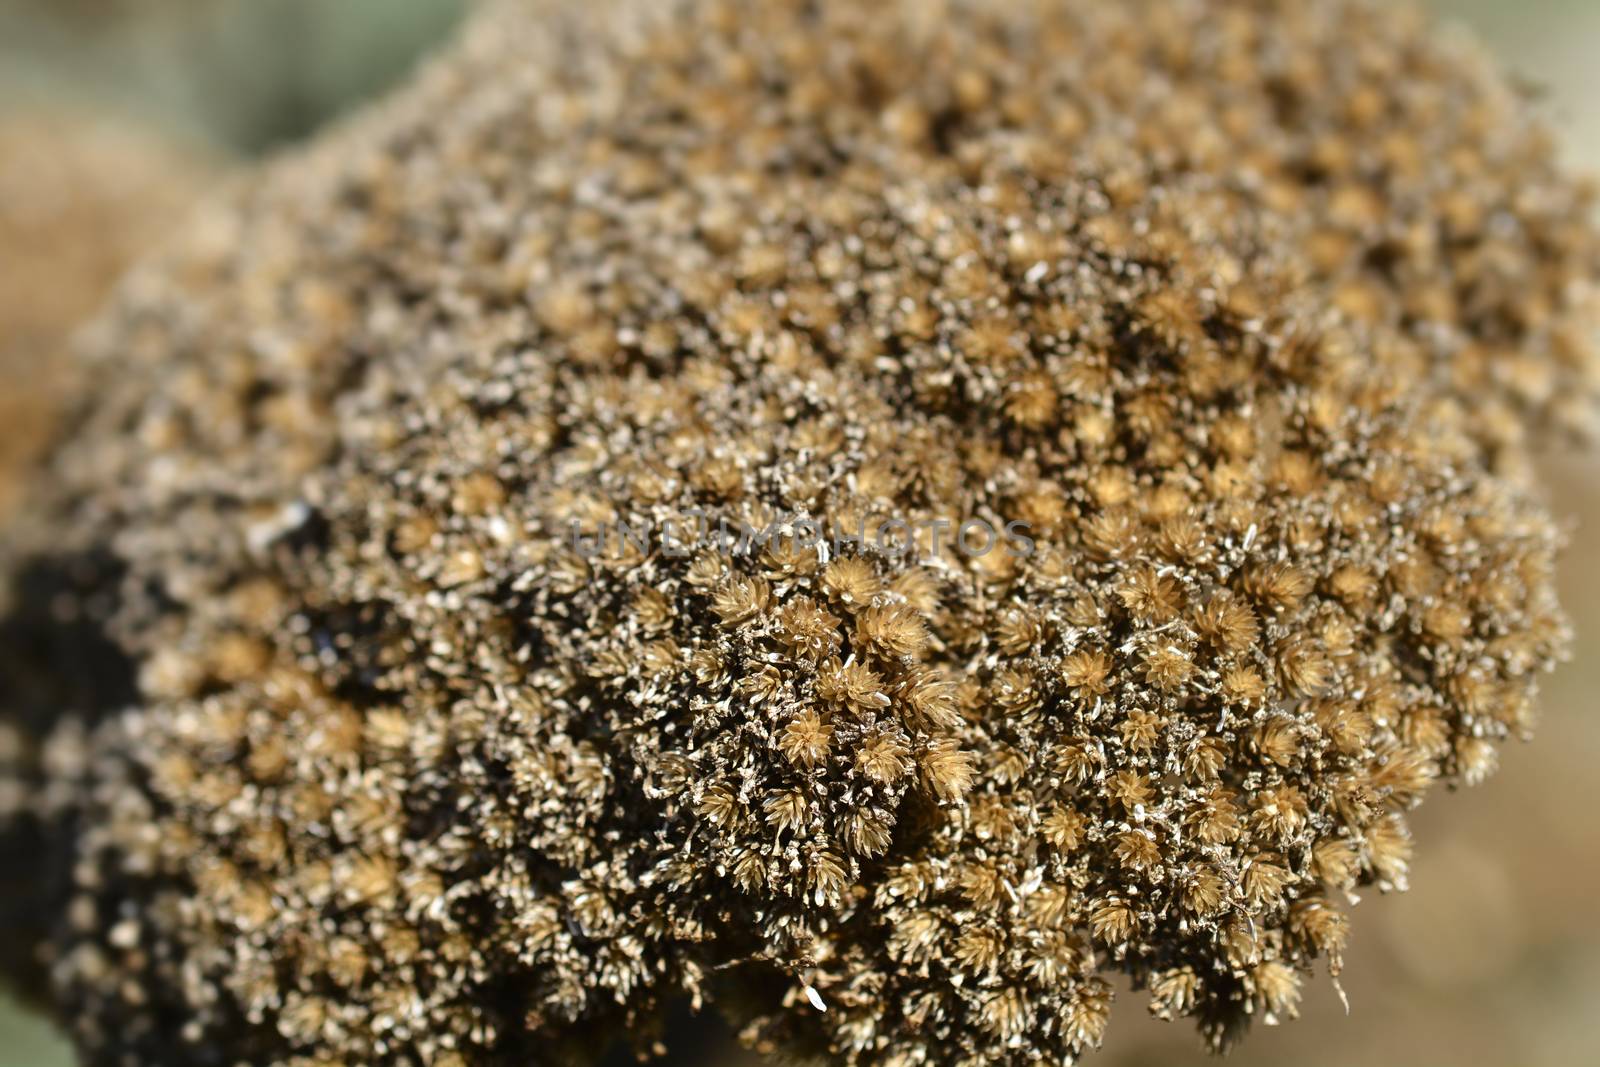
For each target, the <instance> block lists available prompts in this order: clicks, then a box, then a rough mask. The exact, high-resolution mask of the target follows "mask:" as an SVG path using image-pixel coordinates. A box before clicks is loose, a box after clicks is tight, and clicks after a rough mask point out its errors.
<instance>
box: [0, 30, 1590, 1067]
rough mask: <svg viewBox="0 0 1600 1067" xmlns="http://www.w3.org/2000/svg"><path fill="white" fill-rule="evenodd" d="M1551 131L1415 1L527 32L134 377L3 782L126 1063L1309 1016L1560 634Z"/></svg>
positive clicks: (57, 926) (488, 1057)
mask: <svg viewBox="0 0 1600 1067" xmlns="http://www.w3.org/2000/svg"><path fill="white" fill-rule="evenodd" d="M1374 84H1383V85H1385V86H1386V87H1387V88H1386V91H1385V92H1383V93H1382V94H1379V95H1374V94H1373V93H1372V91H1371V86H1372V85H1374ZM1530 129H1532V127H1529V126H1528V125H1527V124H1526V123H1525V122H1524V121H1523V113H1522V111H1521V110H1520V108H1519V106H1518V105H1517V103H1516V101H1515V99H1514V98H1513V97H1512V95H1511V94H1510V93H1509V92H1508V91H1507V90H1506V89H1504V88H1503V87H1502V86H1501V84H1500V82H1499V81H1498V80H1497V79H1496V77H1495V76H1494V75H1493V74H1492V73H1491V72H1489V71H1488V70H1487V69H1486V68H1485V66H1484V64H1483V62H1482V61H1481V59H1480V58H1479V57H1478V56H1477V55H1476V54H1475V53H1473V52H1471V51H1469V50H1466V49H1465V48H1464V47H1462V46H1458V45H1456V44H1454V43H1447V44H1442V43H1438V42H1436V41H1435V40H1434V39H1433V37H1432V35H1431V33H1430V28H1429V26H1428V24H1427V23H1426V22H1423V21H1420V20H1418V19H1417V18H1416V17H1415V16H1414V15H1413V14H1412V13H1409V12H1406V11H1403V10H1396V9H1395V8H1394V7H1393V6H1392V5H1379V4H1376V3H1372V4H1368V3H1364V2H1359V0H1320V2H1313V3H1305V4H1284V3H1267V2H1259V3H1257V2H1238V3H1227V2H1222V0H1216V2H1209V3H1196V2H1190V0H1185V2H1177V0H1141V2H1139V3H1134V4H1115V5H1113V4H1104V3H1090V2H1087V0H1040V2H1038V3H1032V4H1015V5H1002V4H993V5H990V4H979V3H965V2H949V3H927V2H924V0H900V2H891V3H886V4H876V5H869V6H863V5H860V4H856V3H846V2H844V0H837V2H836V0H809V2H800V0H779V2H775V3H769V4H762V5H749V6H747V5H741V4H735V3H731V2H730V3H717V2H713V0H673V2H668V3H653V2H652V3H646V2H643V0H614V2H610V3H598V4H581V3H573V2H570V0H551V2H535V0H508V2H505V3H502V4H498V5H494V6H492V7H490V8H489V9H488V10H486V11H485V12H484V13H482V14H480V15H479V16H478V19H477V21H476V23H475V24H474V25H473V26H472V27H471V28H470V29H469V30H468V31H467V33H466V36H465V39H464V40H463V42H462V43H461V44H460V45H459V46H458V47H457V48H456V49H455V50H454V51H453V52H452V53H451V54H449V55H448V56H446V57H445V58H444V59H442V60H441V61H440V62H439V63H437V64H436V65H435V66H433V67H432V68H430V69H429V70H428V71H426V72H425V73H424V74H423V75H422V76H421V77H420V78H419V80H418V82H417V84H416V85H415V86H414V87H413V88H411V89H410V90H409V91H407V92H405V93H403V94H401V95H400V96H399V97H397V98H396V99H395V100H393V101H392V102H391V103H390V104H389V105H387V106H386V107H384V108H383V109H381V110H379V111H378V112H376V113H373V114H370V115H368V116H367V117H366V118H364V119H363V120H361V121H360V122H357V123H355V124H354V125H352V126H350V127H348V128H347V129H345V130H343V131H341V132H339V133H336V134H334V135H331V136H330V137H329V138H328V139H327V140H325V141H323V142H322V143H320V144H318V145H314V146H312V147H311V148H310V149H308V150H306V151H305V152H303V153H302V154H300V155H299V156H298V157H294V158H290V159H287V160H285V161H283V162H282V163H279V164H277V165H275V166H273V167H271V168H269V169H268V170H267V171H266V172H265V173H264V174H263V175H262V176H261V177H260V178H258V179H257V180H256V182H255V183H254V184H253V185H252V186H251V187H250V188H248V189H246V190H244V191H242V192H240V193H239V194H238V195H237V196H236V197H235V198H234V199H233V201H232V202H231V203H229V204H227V205H224V206H222V207H221V208H220V209H219V210H218V211H216V212H215V213H214V214H213V215H212V216H211V217H210V219H209V220H208V221H206V222H204V223H202V224H200V225H198V227H197V229H196V231H195V232H194V234H193V235H192V237H191V239H190V240H189V242H188V243H187V244H186V245H185V246H183V247H180V248H178V249H176V250H174V251H173V252H172V253H171V254H170V255H169V256H168V257H167V259H166V260H165V261H164V262H161V263H157V264H153V265H152V266H151V268H150V269H149V270H147V271H146V272H145V273H144V274H143V275H142V276H141V280H140V283H139V284H138V285H135V286H132V287H130V288H129V289H128V290H127V291H126V292H125V293H124V294H123V295H122V297H121V299H120V300H119V302H118V304H117V306H116V307H114V308H113V309H112V310H111V311H110V312H109V313H108V315H107V316H106V317H105V318H104V319H103V320H102V321H101V322H100V323H99V325H98V326H97V330H96V333H95V336H94V352H93V353H92V358H94V359H96V360H97V364H96V365H97V366H99V367H102V368H104V373H102V374H101V375H100V376H99V380H100V381H101V383H102V384H101V388H100V389H99V390H98V391H97V394H96V395H95V397H94V398H93V400H92V402H91V403H88V404H86V405H85V406H84V407H83V409H82V410H81V411H80V412H78V414H77V416H76V418H75V420H74V422H73V433H72V434H71V435H70V437H69V438H68V439H66V440H64V441H63V442H62V445H61V448H60V450H59V453H58V456H57V459H56V461H55V466H54V469H53V475H54V477H53V480H52V482H51V483H50V485H49V486H48V487H46V488H45V489H44V490H43V491H42V492H43V493H44V494H45V495H44V496H43V497H42V500H41V505H40V507H39V508H38V509H37V511H36V512H35V514H36V515H37V516H38V518H37V520H36V523H35V525H34V528H32V529H30V530H25V531H22V532H21V533H20V534H19V536H18V538H17V544H16V547H15V548H14V549H13V550H12V559H13V564H12V565H13V567H14V573H15V574H17V575H18V579H17V581H16V582H15V583H14V584H15V587H16V590H17V593H16V594H15V595H14V602H15V605H16V606H15V607H14V608H13V611H14V612H15V613H16V616H15V617H16V618H17V619H18V620H23V621H26V620H28V619H30V618H31V619H35V620H42V619H44V618H49V619H52V620H54V622H53V626H54V629H49V628H45V629H41V630H39V631H38V632H39V633H41V634H46V635H53V636H52V638H51V640H52V641H53V642H54V646H55V647H53V648H52V647H49V646H48V643H47V646H46V647H44V648H42V649H40V650H39V652H38V653H37V654H31V655H30V656H29V657H28V659H27V660H26V661H25V662H23V663H19V664H17V665H14V666H10V667H8V668H7V669H8V684H9V688H8V689H7V692H6V698H7V700H8V701H10V702H11V705H12V706H11V708H10V710H11V711H12V713H13V714H14V716H15V718H16V720H17V722H18V723H20V724H21V729H18V730H15V731H14V732H13V736H8V738H7V740H6V747H5V748H3V749H0V754H3V755H4V756H5V758H6V760H7V762H6V764H5V766H6V768H7V770H6V774H7V776H8V777H7V783H8V789H9V793H0V795H13V796H28V795H31V796H37V797H38V798H39V799H38V800H37V801H36V802H32V803H18V804H14V805H13V806H12V807H13V809H14V810H12V811H10V812H8V814H7V816H6V817H7V819H8V820H9V821H8V822H7V823H6V824H5V825H6V827H7V830H6V836H5V837H4V838H3V841H4V843H5V845H6V847H7V848H19V847H21V846H20V845H19V844H18V842H23V841H26V842H34V843H37V842H39V841H52V842H57V843H59V844H60V846H61V847H59V848H57V849H56V850H54V851H53V852H50V853H47V855H48V856H50V857H52V862H53V863H54V864H55V866H53V867H51V870H52V871H53V872H54V873H53V877H56V878H59V879H60V882H59V884H60V885H61V886H62V887H63V888H62V889H61V890H60V891H59V892H57V893H56V894H55V895H54V899H56V900H57V901H58V904H59V908H58V909H57V910H58V911H59V912H61V914H53V913H52V911H51V909H50V908H48V907H42V906H39V905H40V901H39V900H38V899H37V898H35V899H34V901H33V902H34V904H35V905H36V906H37V907H36V909H35V912H34V913H30V915H29V916H28V918H30V919H31V920H36V921H35V922H34V925H32V926H29V927H26V928H21V929H19V934H20V935H21V936H22V937H24V938H31V939H33V940H32V941H30V942H29V943H30V944H35V945H36V946H37V951H38V953H39V954H40V956H39V959H40V961H41V962H43V963H45V964H47V965H48V969H49V975H50V979H51V985H50V989H51V994H52V996H53V998H54V1000H55V1002H56V1004H57V1006H58V1007H59V1009H60V1010H61V1012H62V1014H63V1016H64V1017H65V1018H66V1019H68V1020H70V1021H71V1024H72V1026H73V1029H74V1033H75V1035H76V1037H77V1040H78V1041H79V1043H80V1044H81V1045H82V1047H83V1048H84V1049H85V1051H86V1053H87V1054H88V1055H89V1056H90V1057H91V1058H94V1057H101V1058H103V1057H106V1056H110V1055H113V1051H112V1050H113V1049H114V1050H115V1052H116V1054H118V1055H120V1057H121V1059H122V1060H123V1061H126V1062H140V1063H163V1064H168V1063H190V1062H213V1061H216V1060H225V1061H228V1062H236V1061H241V1060H242V1061H248V1062H260V1063H267V1062H272V1063H296V1064H310V1063H329V1062H352V1061H359V1062H382V1063H393V1064H416V1063H467V1064H498V1063H517V1062H525V1061H527V1060H529V1059H537V1060H539V1061H540V1062H544V1061H546V1060H549V1059H551V1058H556V1059H560V1058H562V1057H570V1058H573V1059H582V1058H584V1057H585V1056H586V1055H589V1056H592V1055H593V1054H594V1053H595V1051H596V1050H598V1049H600V1048H601V1047H603V1041H604V1039H605V1038H606V1037H607V1036H608V1035H613V1034H615V1033H618V1032H620V1031H623V1030H625V1031H626V1032H628V1033H629V1034H630V1035H631V1037H632V1038H633V1040H634V1041H635V1042H636V1043H637V1044H638V1045H639V1047H640V1048H642V1049H648V1048H650V1047H652V1045H653V1043H654V1042H655V1041H656V1040H657V1038H658V1035H659V1030H660V1016H661V1010H662V1008H663V1006H664V1005H665V1004H667V1003H669V1002H670V1001H672V1000H675V999H677V998H681V997H688V998H690V999H691V1001H692V1002H693V1003H694V1004H696V1005H697V1006H698V1005H706V1004H710V1005H713V1006H715V1007H716V1008H718V1009H720V1010H722V1011H723V1012H725V1013H726V1014H727V1015H728V1016H729V1017H731V1018H732V1019H733V1020H734V1021H735V1022H737V1023H738V1024H739V1025H740V1026H741V1027H742V1028H743V1031H744V1033H745V1035H746V1037H747V1039H748V1040H749V1041H750V1042H751V1043H752V1044H753V1045H755V1046H757V1047H760V1048H771V1049H775V1050H781V1051H787V1052H789V1053H794V1054H802V1055H803V1054H820V1055H822V1056H824V1057H828V1058H831V1059H832V1060H833V1061H835V1062H842V1063H848V1064H866V1063H874V1064H877V1063H888V1064H896V1065H911V1064H927V1063H959V1064H971V1065H980V1064H1011V1063H1028V1062H1038V1061H1041V1060H1042V1061H1052V1062H1069V1061H1071V1060H1073V1059H1074V1058H1075V1057H1077V1056H1078V1055H1079V1054H1080V1053H1081V1052H1083V1051H1084V1050H1085V1049H1088V1048H1091V1047H1093V1046H1094V1045H1096V1044H1097V1043H1098V1042H1099V1040H1100V1038H1101V1035H1102V1034H1103V1033H1104V1031H1105V1028H1106V1025H1107V1023H1108V1019H1109V1009H1110V1005H1111V985H1110V982H1109V979H1110V978H1111V977H1112V976H1114V975H1117V974H1119V973H1120V974H1124V975H1128V976H1131V978H1132V979H1133V981H1134V982H1135V984H1136V985H1138V986H1139V987H1141V988H1143V989H1146V990H1148V991H1149V993H1150V995H1151V1006H1152V1008H1153V1010H1154V1011H1155V1012H1156V1013H1157V1014H1158V1015H1161V1016H1164V1017H1177V1016H1186V1017H1191V1018H1194V1019H1196V1020H1197V1021H1198V1022H1199V1024H1200V1025H1201V1026H1202V1028H1203V1030H1204V1032H1205V1033H1206V1035H1207V1036H1208V1038H1209V1039H1210V1040H1211V1041H1212V1042H1213V1043H1214V1044H1215V1045H1217V1046H1219V1047H1221V1046H1224V1045H1226V1044H1227V1042H1228V1041H1229V1040H1230V1039H1231V1038H1232V1037H1233V1036H1234V1035H1235V1034H1237V1033H1238V1032H1239V1031H1240V1030H1241V1029H1242V1028H1243V1027H1244V1026H1245V1025H1246V1024H1247V1023H1248V1022H1249V1021H1250V1020H1252V1019H1254V1018H1278V1017H1284V1016H1288V1015H1292V1014H1293V1012H1294V1009H1295V1004H1296V1000H1297V997H1298V990H1299V986H1300V983H1301V981H1302V980H1303V978H1304V977H1305V976H1306V975H1307V974H1309V973H1310V972H1311V971H1312V969H1313V967H1314V966H1315V965H1316V964H1317V963H1318V962H1319V961H1320V962H1321V963H1322V964H1323V965H1325V966H1326V967H1327V969H1329V970H1330V971H1333V972H1334V973H1337V971H1338V969H1339V964H1340V955H1341V951H1342V948H1343V945H1344V943H1345V939H1346V933H1347V923H1348V920H1347V918H1346V916H1345V914H1344V912H1343V910H1342V909H1343V907H1344V906H1345V904H1346V903H1347V900H1348V898H1347V897H1346V895H1345V891H1346V890H1349V889H1352V888H1354V887H1356V886H1358V885H1364V884H1371V885H1376V886H1378V887H1380V888H1385V889H1387V888H1396V889H1398V888H1403V887H1404V885H1405V881H1406V877H1407V862H1408V858H1409V854H1410V848H1411V837H1410V833H1409V830H1408V827H1407V824H1406V815H1407V813H1408V811H1409V810H1410V809H1411V808H1412V807H1413V806H1414V805H1415V804H1416V803H1417V802H1418V801H1419V800H1420V799H1421V798H1422V797H1423V795H1424V794H1425V793H1426V792H1427V790H1428V789H1429V788H1430V787H1431V786H1432V785H1434V784H1436V783H1437V782H1439V781H1440V780H1445V781H1457V780H1460V781H1476V780H1477V779H1479V778H1481V777H1483V776H1484V775H1485V774H1486V773H1487V771H1488V770H1489V768H1490V767H1491V766H1492V762H1493V755H1492V754H1493V751H1494V745H1495V744H1496V743H1497V742H1499V741H1501V740H1503V739H1505V738H1508V737H1512V736H1522V735H1524V734H1526V733H1527V731H1528V726H1529V714H1530V712H1529V709H1530V708H1531V707H1532V704H1533V698H1534V685H1535V677H1536V676H1537V675H1538V673H1539V672H1540V671H1542V670H1543V669H1544V668H1546V667H1547V666H1548V665H1550V664H1551V663H1552V662H1553V661H1554V660H1555V659H1556V658H1558V656H1559V655H1560V654H1561V652H1562V650H1563V649H1564V647H1565V643H1566V637H1567V635H1566V629H1565V624H1564V622H1563V619H1562V616H1561V614H1560V612H1559V609H1558V607H1557V605H1556V603H1555V598H1554V590H1553V587H1552V578H1551V561H1552V557H1553V554H1554V551H1555V549H1556V540H1557V539H1556V536H1555V534H1554V532H1553V529H1552V526H1551V524H1550V523H1549V521H1548V520H1547V518H1546V517H1545V515H1544V513H1543V512H1542V511H1541V510H1540V508H1539V507H1538V506H1537V504H1536V502H1534V501H1533V500H1531V499H1530V497H1529V492H1530V486H1529V484H1528V483H1527V482H1526V481H1525V479H1524V478H1523V476H1522V471H1521V468H1522V466H1523V464H1522V463H1521V462H1520V459H1521V457H1522V456H1523V455H1524V453H1523V444H1522V443H1523V442H1524V441H1525V440H1527V439H1528V438H1529V435H1530V434H1532V433H1534V432H1538V431H1541V430H1542V428H1543V427H1545V426H1547V425H1549V424H1552V423H1554V422H1558V421H1562V420H1563V419H1566V418H1568V417H1569V416H1570V417H1571V418H1572V420H1573V421H1578V415H1579V414H1580V413H1581V412H1583V411H1587V409H1588V407H1589V406H1590V405H1591V404H1592V402H1593V394H1592V390H1591V388H1590V379H1591V377H1592V374H1593V366H1592V360H1591V359H1590V358H1589V354H1588V352H1587V350H1586V349H1585V348H1584V347H1583V346H1582V345H1581V344H1578V343H1576V342H1577V341H1578V340H1579V339H1581V338H1582V337H1584V334H1583V330H1584V329H1586V328H1587V327H1586V322H1585V320H1584V318H1583V315H1584V314H1585V313H1586V308H1585V305H1584V300H1585V299H1586V294H1587V290H1588V288H1589V287H1590V286H1591V285H1592V283H1593V281H1594V278H1595V276H1596V267H1597V255H1596V247H1597V246H1596V242H1595V237H1594V234H1593V232H1592V230H1591V229H1590V228H1589V226H1588V225H1587V223H1586V222H1584V221H1583V220H1584V212H1585V210H1586V205H1587V200H1586V198H1585V197H1586V194H1584V193H1583V192H1582V191H1581V190H1580V189H1578V188H1577V187H1575V186H1573V185H1571V184H1570V183H1568V182H1567V181H1565V180H1564V179H1563V178H1562V177H1561V176H1560V175H1559V174H1558V173H1557V172H1556V170H1555V168H1554V166H1553V164H1552V163H1551V162H1550V153H1549V150H1548V148H1547V147H1546V146H1544V145H1543V143H1542V141H1540V139H1539V138H1538V136H1537V135H1536V134H1534V133H1531V132H1529V131H1530ZM1534 382H1543V383H1545V385H1546V386H1548V389H1544V388H1537V389H1535V388H1529V385H1530V383H1534ZM1508 472H1509V473H1508ZM884 530H887V531H890V532H891V533H892V536H875V535H871V534H868V535H864V531H874V532H878V531H884ZM30 613H32V614H30ZM13 625H20V623H18V624H13ZM8 632H10V631H8ZM80 650H87V651H92V652H93V653H94V654H95V655H96V656H97V657H98V659H97V663H99V664H100V666H99V668H98V669H97V670H96V671H95V672H94V673H93V674H92V676H90V677H85V676H84V675H83V674H82V673H81V672H74V671H72V670H71V669H69V668H68V667H67V666H66V664H69V663H72V662H74V657H75V656H76V655H77V654H78V653H79V651H80ZM34 847H35V848H37V845H36V844H35V845H34ZM40 862H41V861H40V860H39V859H37V858H35V859H34V860H33V864H34V866H36V867H37V866H38V865H39V864H40ZM11 869H15V868H14V867H13V868H11ZM53 884H54V883H53ZM39 911H42V912H43V914H42V915H41V914H38V912H39ZM129 990H135V991H137V992H136V995H132V996H130V995H129V992H128V991H129Z"/></svg>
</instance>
